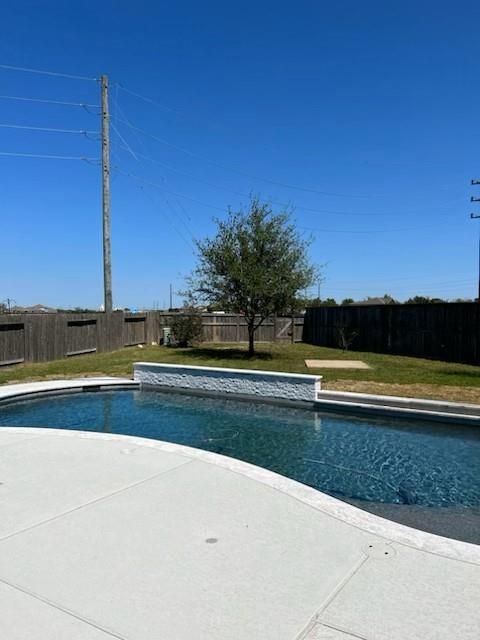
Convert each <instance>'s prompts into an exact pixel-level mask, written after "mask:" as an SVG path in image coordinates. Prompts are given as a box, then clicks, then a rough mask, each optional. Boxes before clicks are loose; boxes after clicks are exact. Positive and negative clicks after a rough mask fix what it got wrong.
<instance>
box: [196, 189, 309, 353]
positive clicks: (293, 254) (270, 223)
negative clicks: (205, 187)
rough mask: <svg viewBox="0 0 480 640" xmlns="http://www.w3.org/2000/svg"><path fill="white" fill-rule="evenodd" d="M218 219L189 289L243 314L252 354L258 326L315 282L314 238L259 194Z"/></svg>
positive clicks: (204, 244)
mask: <svg viewBox="0 0 480 640" xmlns="http://www.w3.org/2000/svg"><path fill="white" fill-rule="evenodd" d="M216 224H217V233H216V236H215V237H214V238H213V239H206V240H203V241H198V242H197V250H198V258H199V263H198V266H197V268H196V269H195V271H194V272H193V274H192V275H191V277H190V278H189V281H188V282H189V293H190V294H192V295H193V296H194V298H195V299H196V300H197V301H201V302H206V303H207V304H219V305H221V308H223V309H225V310H228V311H233V312H234V313H241V314H243V315H244V316H245V320H246V323H247V329H248V354H249V356H252V355H254V353H255V344H254V341H255V331H256V330H257V329H258V328H259V327H260V326H261V324H262V323H263V322H264V321H265V319H266V318H268V317H269V316H271V315H275V314H282V313H287V312H291V311H292V309H293V308H294V305H295V299H296V297H297V294H298V292H299V291H301V290H302V289H306V288H307V287H309V286H311V285H312V284H313V283H314V282H315V277H316V273H315V269H314V267H313V266H311V265H310V264H309V262H308V258H307V248H308V246H309V244H310V243H309V242H308V241H305V240H302V239H301V238H300V237H299V235H298V233H297V231H296V230H295V227H294V226H293V224H292V223H291V222H290V215H289V213H287V212H281V213H279V214H274V213H273V212H272V208H271V206H270V204H268V203H262V202H260V200H259V199H258V198H252V199H251V201H250V205H249V208H248V210H247V211H246V212H245V211H239V212H236V213H235V212H232V211H229V213H228V217H227V219H226V220H224V221H222V220H216Z"/></svg>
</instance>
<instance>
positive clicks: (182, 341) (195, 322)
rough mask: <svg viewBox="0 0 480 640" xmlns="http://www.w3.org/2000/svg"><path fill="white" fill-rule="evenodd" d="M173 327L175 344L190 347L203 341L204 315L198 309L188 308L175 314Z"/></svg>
mask: <svg viewBox="0 0 480 640" xmlns="http://www.w3.org/2000/svg"><path fill="white" fill-rule="evenodd" d="M171 327H172V335H173V339H174V344H176V345H177V346H178V347H189V346H192V345H194V344H198V343H199V342H202V339H203V332H202V316H201V314H200V313H199V312H198V311H195V310H192V309H188V310H186V311H185V312H184V313H182V314H179V315H178V316H175V317H174V319H173V321H172V323H171Z"/></svg>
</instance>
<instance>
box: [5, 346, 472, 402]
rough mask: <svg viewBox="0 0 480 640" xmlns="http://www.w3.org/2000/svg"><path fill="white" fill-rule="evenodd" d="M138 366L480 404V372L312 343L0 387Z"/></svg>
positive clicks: (165, 354) (94, 361) (46, 373)
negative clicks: (264, 375)
mask: <svg viewBox="0 0 480 640" xmlns="http://www.w3.org/2000/svg"><path fill="white" fill-rule="evenodd" d="M305 359H317V360H320V359H324V360H342V359H343V360H363V361H364V362H366V363H367V364H368V365H370V367H371V369H365V370H361V369H358V370H354V369H351V370H349V369H324V370H320V369H307V368H306V367H305V363H304V361H305ZM136 361H148V362H167V363H172V364H173V363H175V364H192V365H203V366H216V367H234V368H250V369H268V370H277V371H290V372H295V373H318V374H321V375H322V376H323V383H322V386H323V388H326V389H338V390H345V391H358V392H364V393H381V394H391V395H403V396H418V397H424V398H439V399H445V400H463V401H467V402H475V403H479V404H480V367H474V366H470V365H463V364H453V363H448V362H439V361H433V360H423V359H420V358H406V357H402V356H390V355H383V354H377V353H360V352H353V351H348V352H343V351H340V350H339V349H328V348H326V347H315V346H312V345H308V344H294V345H291V344H282V345H280V344H267V343H260V344H258V353H257V355H256V357H254V358H251V359H250V358H247V357H246V346H243V345H238V344H203V345H201V346H200V347H197V348H192V349H179V348H168V347H159V346H145V347H144V348H140V347H127V348H125V349H121V350H119V351H113V352H111V353H100V354H91V355H85V356H76V357H74V358H68V359H64V360H56V361H54V362H45V363H36V364H21V365H15V366H12V367H4V368H1V369H0V384H3V383H14V382H25V381H34V380H47V379H54V378H65V377H69V378H71V377H81V376H98V375H109V376H126V377H131V376H132V373H133V363H134V362H136Z"/></svg>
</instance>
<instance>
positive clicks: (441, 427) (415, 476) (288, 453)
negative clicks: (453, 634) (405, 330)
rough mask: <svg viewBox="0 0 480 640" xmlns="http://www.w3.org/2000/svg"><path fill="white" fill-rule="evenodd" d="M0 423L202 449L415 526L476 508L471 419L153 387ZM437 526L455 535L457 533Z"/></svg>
mask: <svg viewBox="0 0 480 640" xmlns="http://www.w3.org/2000/svg"><path fill="white" fill-rule="evenodd" d="M0 425H3V426H28V427H54V428H65V429H80V430H85V431H104V432H112V433H117V434H125V435H134V436H140V437H147V438H155V439H158V440H164V441H168V442H174V443H177V444H183V445H189V446H192V447H197V448H201V449H206V450H208V451H212V452H215V453H220V454H223V455H227V456H231V457H234V458H238V459H240V460H244V461H246V462H250V463H252V464H255V465H258V466H260V467H264V468H266V469H269V470H271V471H275V472H277V473H280V474H282V475H284V476H287V477H289V478H292V479H294V480H297V481H299V482H302V483H304V484H306V485H309V486H311V487H314V488H316V489H318V490H320V491H323V492H324V493H327V494H330V495H332V496H335V497H337V498H340V499H342V500H346V501H348V502H351V503H354V504H355V505H357V506H360V507H361V508H364V509H366V510H369V511H373V512H375V513H380V514H384V515H385V514H388V517H390V518H392V519H400V521H402V517H404V516H405V514H409V517H410V516H411V514H412V513H417V515H418V517H417V520H418V523H416V524H415V525H414V526H419V528H425V527H424V526H421V525H422V522H423V521H427V520H429V518H428V517H427V518H425V513H427V510H428V515H429V516H431V515H432V513H433V512H434V511H432V510H435V512H438V508H442V510H443V513H442V516H441V519H442V522H445V513H446V511H445V510H448V509H450V510H451V513H452V514H456V515H455V517H454V518H452V521H453V522H452V525H449V526H454V528H455V526H456V527H457V528H458V517H457V516H458V513H461V515H462V516H463V515H465V511H462V510H465V509H467V510H468V514H469V516H470V515H471V514H472V513H473V514H474V515H477V510H478V509H479V507H480V430H479V429H475V428H474V427H464V426H460V425H449V424H443V423H431V424H429V423H426V422H424V421H422V422H418V423H416V422H413V421H406V420H391V419H381V420H380V419H377V418H357V417H353V416H351V415H348V416H342V415H333V414H330V413H320V412H317V411H313V410H306V409H295V408H287V407H284V406H277V405H269V404H262V403H256V402H245V401H235V400H231V399H228V400H227V399H225V400H223V399H212V398H202V397H199V396H189V395H184V394H176V393H164V392H160V391H154V390H141V391H98V392H83V393H73V394H64V395H55V396H48V397H43V398H42V397H38V398H31V399H23V400H19V401H15V402H10V403H8V404H0ZM395 507H398V509H396V512H398V513H396V512H395ZM400 507H402V508H400ZM382 508H383V511H382ZM392 509H393V511H392ZM459 510H460V511H459ZM430 519H431V518H430ZM455 522H456V525H455V524H454V523H455ZM476 522H477V525H478V521H476ZM432 526H433V530H435V527H436V525H435V523H434V524H433V525H432V524H428V525H427V529H428V530H432ZM442 526H444V525H442ZM447 528H448V527H447ZM437 532H441V533H442V534H443V535H452V536H453V537H460V538H462V533H461V532H460V533H459V532H458V531H455V532H450V533H449V531H445V530H442V531H437ZM469 536H470V534H467V535H466V537H467V539H469V540H470V537H469ZM464 539H465V536H464ZM472 541H473V540H472Z"/></svg>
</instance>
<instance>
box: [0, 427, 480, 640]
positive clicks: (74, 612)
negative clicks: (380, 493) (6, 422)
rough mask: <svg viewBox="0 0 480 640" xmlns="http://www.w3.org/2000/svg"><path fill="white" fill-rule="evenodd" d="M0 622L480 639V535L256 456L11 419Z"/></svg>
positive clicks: (172, 637) (162, 638)
mask: <svg viewBox="0 0 480 640" xmlns="http://www.w3.org/2000/svg"><path fill="white" fill-rule="evenodd" d="M0 513H1V517H0V611H1V615H0V637H1V638H6V639H7V638H8V640H20V639H21V640H42V639H45V640H51V639H53V638H55V639H56V640H57V639H60V640H62V639H63V638H65V639H68V640H80V639H81V640H102V639H104V640H108V639H109V638H119V639H123V640H157V639H158V640H187V639H188V640H191V639H192V638H195V639H196V640H207V639H208V640H225V639H226V638H228V640H356V639H363V640H380V639H382V640H383V639H385V640H405V639H406V638H408V639H409V640H414V639H418V640H429V639H432V640H443V639H445V640H447V639H448V640H452V639H453V638H455V639H457V638H458V639H459V640H460V639H461V640H470V639H471V640H478V638H479V637H480V609H479V607H478V602H479V601H480V547H479V546H476V545H471V544H467V543H462V542H458V541H454V540H449V539H446V538H441V537H439V536H434V535H431V534H427V533H424V532H420V531H417V530H415V529H409V528H408V527H404V526H402V525H398V524H395V523H392V522H390V521H387V520H383V519H382V518H378V517H377V516H374V515H372V514H368V513H365V512H363V511H360V510H358V509H356V508H354V507H352V506H350V505H347V504H345V503H342V502H340V501H338V500H335V499H334V498H330V497H329V496H326V495H325V494H322V493H320V492H318V491H315V490H313V489H310V488H309V487H306V486H304V485H301V484H299V483H297V482H294V481H292V480H289V479H287V478H284V477H282V476H279V475H277V474H274V473H271V472H268V471H266V470H264V469H260V468H258V467H254V466H252V465H249V464H246V463H243V462H240V461H238V460H233V459H230V458H226V457H224V456H219V455H216V454H212V453H209V452H206V451H200V450H197V449H191V448H188V447H182V446H179V445H174V444H169V443H163V442H158V441H154V440H146V439H142V438H134V437H130V436H118V435H111V434H95V433H86V432H77V431H61V430H51V429H34V428H31V429H30V428H7V427H2V429H0Z"/></svg>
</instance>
